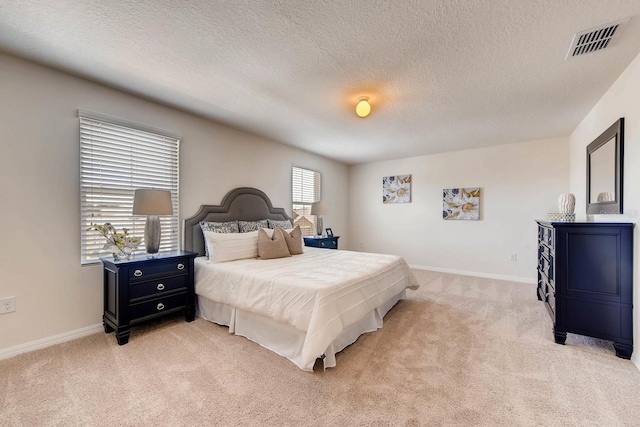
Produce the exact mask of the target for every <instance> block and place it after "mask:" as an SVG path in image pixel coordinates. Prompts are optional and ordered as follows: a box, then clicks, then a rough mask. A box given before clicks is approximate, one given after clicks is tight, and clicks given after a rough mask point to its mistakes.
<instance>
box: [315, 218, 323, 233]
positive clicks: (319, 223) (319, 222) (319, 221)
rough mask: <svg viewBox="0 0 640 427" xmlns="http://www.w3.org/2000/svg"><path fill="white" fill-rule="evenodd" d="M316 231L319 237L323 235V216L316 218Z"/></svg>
mask: <svg viewBox="0 0 640 427" xmlns="http://www.w3.org/2000/svg"><path fill="white" fill-rule="evenodd" d="M316 232H317V233H318V237H322V217H321V216H318V217H317V218H316Z"/></svg>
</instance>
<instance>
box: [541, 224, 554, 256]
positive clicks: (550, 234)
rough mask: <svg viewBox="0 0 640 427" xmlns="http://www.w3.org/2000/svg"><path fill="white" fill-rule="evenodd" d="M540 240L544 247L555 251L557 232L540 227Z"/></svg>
mask: <svg viewBox="0 0 640 427" xmlns="http://www.w3.org/2000/svg"><path fill="white" fill-rule="evenodd" d="M538 239H539V240H540V242H541V243H542V244H543V245H546V246H548V247H549V248H551V249H552V250H553V249H555V247H556V246H555V240H556V239H555V230H553V229H552V228H547V227H543V226H541V225H540V226H538Z"/></svg>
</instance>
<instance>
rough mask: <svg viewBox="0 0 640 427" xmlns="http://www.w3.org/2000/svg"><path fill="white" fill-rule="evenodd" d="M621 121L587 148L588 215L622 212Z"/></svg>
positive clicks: (622, 143)
mask: <svg viewBox="0 0 640 427" xmlns="http://www.w3.org/2000/svg"><path fill="white" fill-rule="evenodd" d="M623 146H624V118H620V120H618V121H617V122H615V123H614V124H613V125H612V126H611V127H610V128H609V129H607V130H606V131H604V132H603V133H602V135H600V136H599V137H598V138H596V139H595V140H594V141H593V142H592V143H591V144H589V145H588V146H587V213H588V214H621V213H622V166H623V162H622V159H623Z"/></svg>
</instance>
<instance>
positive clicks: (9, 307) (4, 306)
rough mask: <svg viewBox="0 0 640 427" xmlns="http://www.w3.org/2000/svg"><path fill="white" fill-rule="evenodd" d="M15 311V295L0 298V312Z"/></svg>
mask: <svg viewBox="0 0 640 427" xmlns="http://www.w3.org/2000/svg"><path fill="white" fill-rule="evenodd" d="M13 311H16V297H7V298H0V314H5V313H11V312H13Z"/></svg>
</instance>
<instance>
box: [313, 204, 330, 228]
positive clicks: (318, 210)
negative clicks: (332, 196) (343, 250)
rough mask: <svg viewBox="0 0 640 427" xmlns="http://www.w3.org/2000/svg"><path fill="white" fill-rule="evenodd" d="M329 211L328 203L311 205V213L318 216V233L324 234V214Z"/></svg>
mask: <svg viewBox="0 0 640 427" xmlns="http://www.w3.org/2000/svg"><path fill="white" fill-rule="evenodd" d="M327 213H328V209H327V205H325V204H324V203H322V202H318V203H314V204H312V205H311V215H315V217H316V233H317V234H316V235H318V236H322V215H326V214H327Z"/></svg>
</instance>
